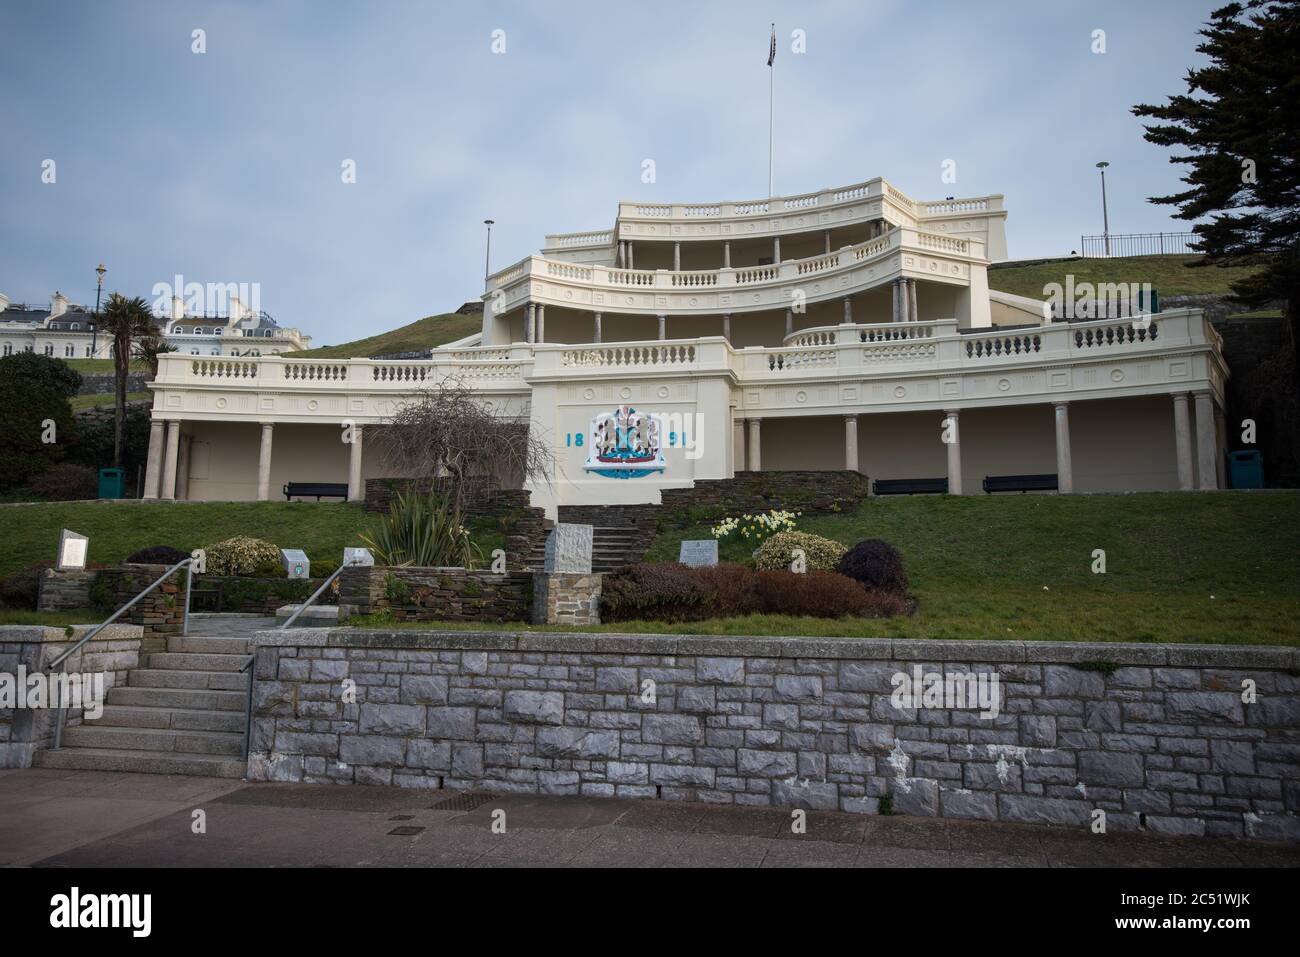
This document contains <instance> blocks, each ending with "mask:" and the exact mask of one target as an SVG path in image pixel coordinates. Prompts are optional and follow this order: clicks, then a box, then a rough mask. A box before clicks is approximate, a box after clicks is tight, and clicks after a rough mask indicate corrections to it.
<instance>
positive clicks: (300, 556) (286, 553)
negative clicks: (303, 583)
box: [280, 548, 311, 578]
mask: <svg viewBox="0 0 1300 957" xmlns="http://www.w3.org/2000/svg"><path fill="white" fill-rule="evenodd" d="M280 560H281V561H283V562H284V572H285V574H286V575H288V576H289V577H290V578H311V561H310V560H309V559H308V558H307V553H306V552H304V551H303V550H302V549H301V548H282V549H280Z"/></svg>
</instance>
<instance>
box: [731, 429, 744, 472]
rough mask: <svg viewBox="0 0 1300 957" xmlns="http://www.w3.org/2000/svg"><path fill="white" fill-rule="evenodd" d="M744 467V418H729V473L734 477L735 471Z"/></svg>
mask: <svg viewBox="0 0 1300 957" xmlns="http://www.w3.org/2000/svg"><path fill="white" fill-rule="evenodd" d="M744 468H745V420H744V419H732V420H731V474H732V477H733V478H734V477H735V474H736V473H737V472H741V471H744Z"/></svg>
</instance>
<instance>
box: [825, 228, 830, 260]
mask: <svg viewBox="0 0 1300 957" xmlns="http://www.w3.org/2000/svg"><path fill="white" fill-rule="evenodd" d="M830 252H831V231H830V230H829V229H828V230H826V255H828V256H829V255H830Z"/></svg>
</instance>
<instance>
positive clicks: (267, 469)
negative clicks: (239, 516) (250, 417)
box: [257, 422, 272, 502]
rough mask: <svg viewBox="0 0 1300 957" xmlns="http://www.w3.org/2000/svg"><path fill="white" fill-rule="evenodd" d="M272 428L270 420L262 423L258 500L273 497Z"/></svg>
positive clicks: (258, 460)
mask: <svg viewBox="0 0 1300 957" xmlns="http://www.w3.org/2000/svg"><path fill="white" fill-rule="evenodd" d="M271 429H272V425H271V423H270V422H263V423H262V447H261V449H260V450H259V451H258V453H257V500H258V501H259V502H265V501H267V500H268V499H269V498H270V497H271Z"/></svg>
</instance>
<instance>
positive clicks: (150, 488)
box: [142, 419, 163, 498]
mask: <svg viewBox="0 0 1300 957" xmlns="http://www.w3.org/2000/svg"><path fill="white" fill-rule="evenodd" d="M162 452H163V423H162V422H161V421H159V420H158V419H154V420H153V421H152V422H150V423H149V458H148V459H147V460H146V463H145V469H144V495H143V496H142V497H143V498H157V497H158V486H159V484H160V483H161V482H162Z"/></svg>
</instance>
